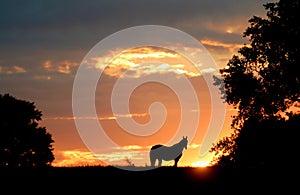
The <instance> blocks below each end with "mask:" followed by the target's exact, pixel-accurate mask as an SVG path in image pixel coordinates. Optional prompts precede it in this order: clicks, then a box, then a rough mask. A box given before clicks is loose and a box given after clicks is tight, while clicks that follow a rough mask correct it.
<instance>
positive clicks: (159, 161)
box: [158, 159, 162, 167]
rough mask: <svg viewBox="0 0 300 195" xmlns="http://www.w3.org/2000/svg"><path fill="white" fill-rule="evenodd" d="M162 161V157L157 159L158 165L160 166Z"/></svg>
mask: <svg viewBox="0 0 300 195" xmlns="http://www.w3.org/2000/svg"><path fill="white" fill-rule="evenodd" d="M161 163H162V159H158V166H159V167H160V166H161Z"/></svg>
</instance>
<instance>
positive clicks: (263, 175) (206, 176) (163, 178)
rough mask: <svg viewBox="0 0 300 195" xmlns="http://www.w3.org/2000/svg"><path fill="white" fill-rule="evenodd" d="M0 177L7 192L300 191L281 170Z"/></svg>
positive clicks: (11, 173) (22, 172)
mask: <svg viewBox="0 0 300 195" xmlns="http://www.w3.org/2000/svg"><path fill="white" fill-rule="evenodd" d="M0 178H1V180H0V188H1V190H2V191H3V192H6V193H5V194H75V193H76V194H80V193H83V194H117V193H122V194H124V195H126V194H129V195H130V194H154V193H155V194H157V195H160V194H174V193H175V194H189V193H193V194H208V193H209V194H220V193H222V194H229V193H230V194H272V193H275V192H276V194H277V193H280V194H282V193H283V194H294V193H295V192H299V189H300V184H299V179H298V175H296V173H293V172H291V171H290V170H289V171H287V170H285V169H283V168H282V169H277V170H275V169H268V170H266V169H235V168H230V169H229V168H226V169H225V168H217V167H207V168H192V167H178V168H173V167H160V168H157V169H153V170H148V171H126V170H123V169H119V168H116V167H49V168H46V169H3V168H2V169H1V168H0ZM298 188H299V189H298ZM0 194H3V193H1V191H0Z"/></svg>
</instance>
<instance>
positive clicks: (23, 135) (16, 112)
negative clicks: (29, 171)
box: [0, 94, 54, 167]
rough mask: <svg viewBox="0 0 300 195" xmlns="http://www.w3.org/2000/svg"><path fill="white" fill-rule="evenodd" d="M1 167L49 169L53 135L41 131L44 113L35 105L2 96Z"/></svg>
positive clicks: (8, 96)
mask: <svg viewBox="0 0 300 195" xmlns="http://www.w3.org/2000/svg"><path fill="white" fill-rule="evenodd" d="M0 108H1V109H0V133H1V136H0V167H42V166H50V165H51V163H52V161H53V160H54V155H53V153H52V152H53V148H52V143H54V141H53V140H52V135H51V134H49V133H48V132H47V131H46V128H45V127H39V126H38V121H40V120H41V117H42V113H41V111H39V110H37V109H36V107H35V105H34V103H33V102H28V101H25V100H19V99H16V98H15V97H13V96H11V95H9V94H4V95H0Z"/></svg>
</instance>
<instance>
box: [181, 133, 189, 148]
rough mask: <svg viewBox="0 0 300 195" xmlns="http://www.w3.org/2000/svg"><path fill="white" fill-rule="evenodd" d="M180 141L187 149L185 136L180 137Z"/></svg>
mask: <svg viewBox="0 0 300 195" xmlns="http://www.w3.org/2000/svg"><path fill="white" fill-rule="evenodd" d="M181 143H182V144H183V146H184V148H185V149H187V145H188V139H187V136H185V137H184V136H183V137H182V140H181Z"/></svg>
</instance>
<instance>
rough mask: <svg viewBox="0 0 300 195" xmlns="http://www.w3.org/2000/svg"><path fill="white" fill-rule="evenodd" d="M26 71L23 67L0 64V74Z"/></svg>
mask: <svg viewBox="0 0 300 195" xmlns="http://www.w3.org/2000/svg"><path fill="white" fill-rule="evenodd" d="M25 72H27V71H26V70H25V68H23V67H21V66H18V65H13V66H0V74H16V73H25Z"/></svg>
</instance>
